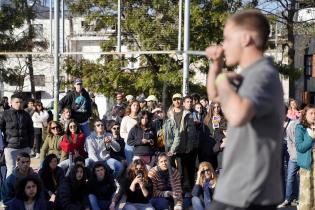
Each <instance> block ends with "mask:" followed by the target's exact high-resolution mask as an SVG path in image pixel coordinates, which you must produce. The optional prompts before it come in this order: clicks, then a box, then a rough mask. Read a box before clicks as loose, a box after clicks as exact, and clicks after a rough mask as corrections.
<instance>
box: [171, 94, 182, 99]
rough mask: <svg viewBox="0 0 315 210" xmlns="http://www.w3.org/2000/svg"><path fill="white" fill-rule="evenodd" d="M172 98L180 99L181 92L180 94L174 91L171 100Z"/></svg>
mask: <svg viewBox="0 0 315 210" xmlns="http://www.w3.org/2000/svg"><path fill="white" fill-rule="evenodd" d="M174 98H180V99H182V98H183V96H182V94H180V93H175V94H174V95H173V96H172V100H173V99H174Z"/></svg>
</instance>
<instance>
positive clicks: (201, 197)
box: [192, 162, 217, 210]
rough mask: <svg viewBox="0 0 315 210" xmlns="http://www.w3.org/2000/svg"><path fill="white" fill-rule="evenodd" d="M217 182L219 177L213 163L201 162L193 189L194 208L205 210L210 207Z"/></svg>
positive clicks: (195, 209)
mask: <svg viewBox="0 0 315 210" xmlns="http://www.w3.org/2000/svg"><path fill="white" fill-rule="evenodd" d="M216 183H217V177H216V174H215V171H214V169H213V167H212V165H211V164H210V163H209V162H201V163H200V164H199V169H198V172H197V179H196V184H195V186H194V188H193V191H192V196H193V197H192V206H193V209H194V210H204V209H207V208H209V207H210V204H211V201H212V196H213V193H214V188H215V185H216Z"/></svg>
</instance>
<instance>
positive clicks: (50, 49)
mask: <svg viewBox="0 0 315 210" xmlns="http://www.w3.org/2000/svg"><path fill="white" fill-rule="evenodd" d="M52 2H53V0H50V1H49V21H50V38H49V52H50V54H52V33H53V32H52V31H53V24H52V16H53V15H52V4H53V3H52Z"/></svg>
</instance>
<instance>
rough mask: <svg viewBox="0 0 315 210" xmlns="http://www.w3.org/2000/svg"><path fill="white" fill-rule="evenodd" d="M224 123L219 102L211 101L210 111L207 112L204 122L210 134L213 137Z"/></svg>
mask: <svg viewBox="0 0 315 210" xmlns="http://www.w3.org/2000/svg"><path fill="white" fill-rule="evenodd" d="M224 123H226V119H225V117H224V114H223V111H222V109H221V104H220V103H219V102H212V103H211V106H210V111H209V112H208V113H207V115H206V117H205V119H204V124H205V125H206V126H208V128H209V129H210V134H211V136H212V137H214V138H215V135H216V134H217V133H218V132H220V131H221V130H220V127H221V125H222V124H224Z"/></svg>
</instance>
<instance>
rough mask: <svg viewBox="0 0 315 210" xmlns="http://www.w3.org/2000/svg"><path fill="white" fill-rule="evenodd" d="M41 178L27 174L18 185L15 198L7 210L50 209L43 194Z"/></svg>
mask: <svg viewBox="0 0 315 210" xmlns="http://www.w3.org/2000/svg"><path fill="white" fill-rule="evenodd" d="M41 189H42V188H41V182H40V179H39V178H38V177H36V176H27V177H25V178H23V179H21V180H20V181H19V182H18V183H17V186H16V195H15V198H14V199H13V200H12V202H10V204H9V206H8V208H7V210H48V209H49V208H48V205H47V202H46V201H45V199H44V198H43V196H42V190H41Z"/></svg>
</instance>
